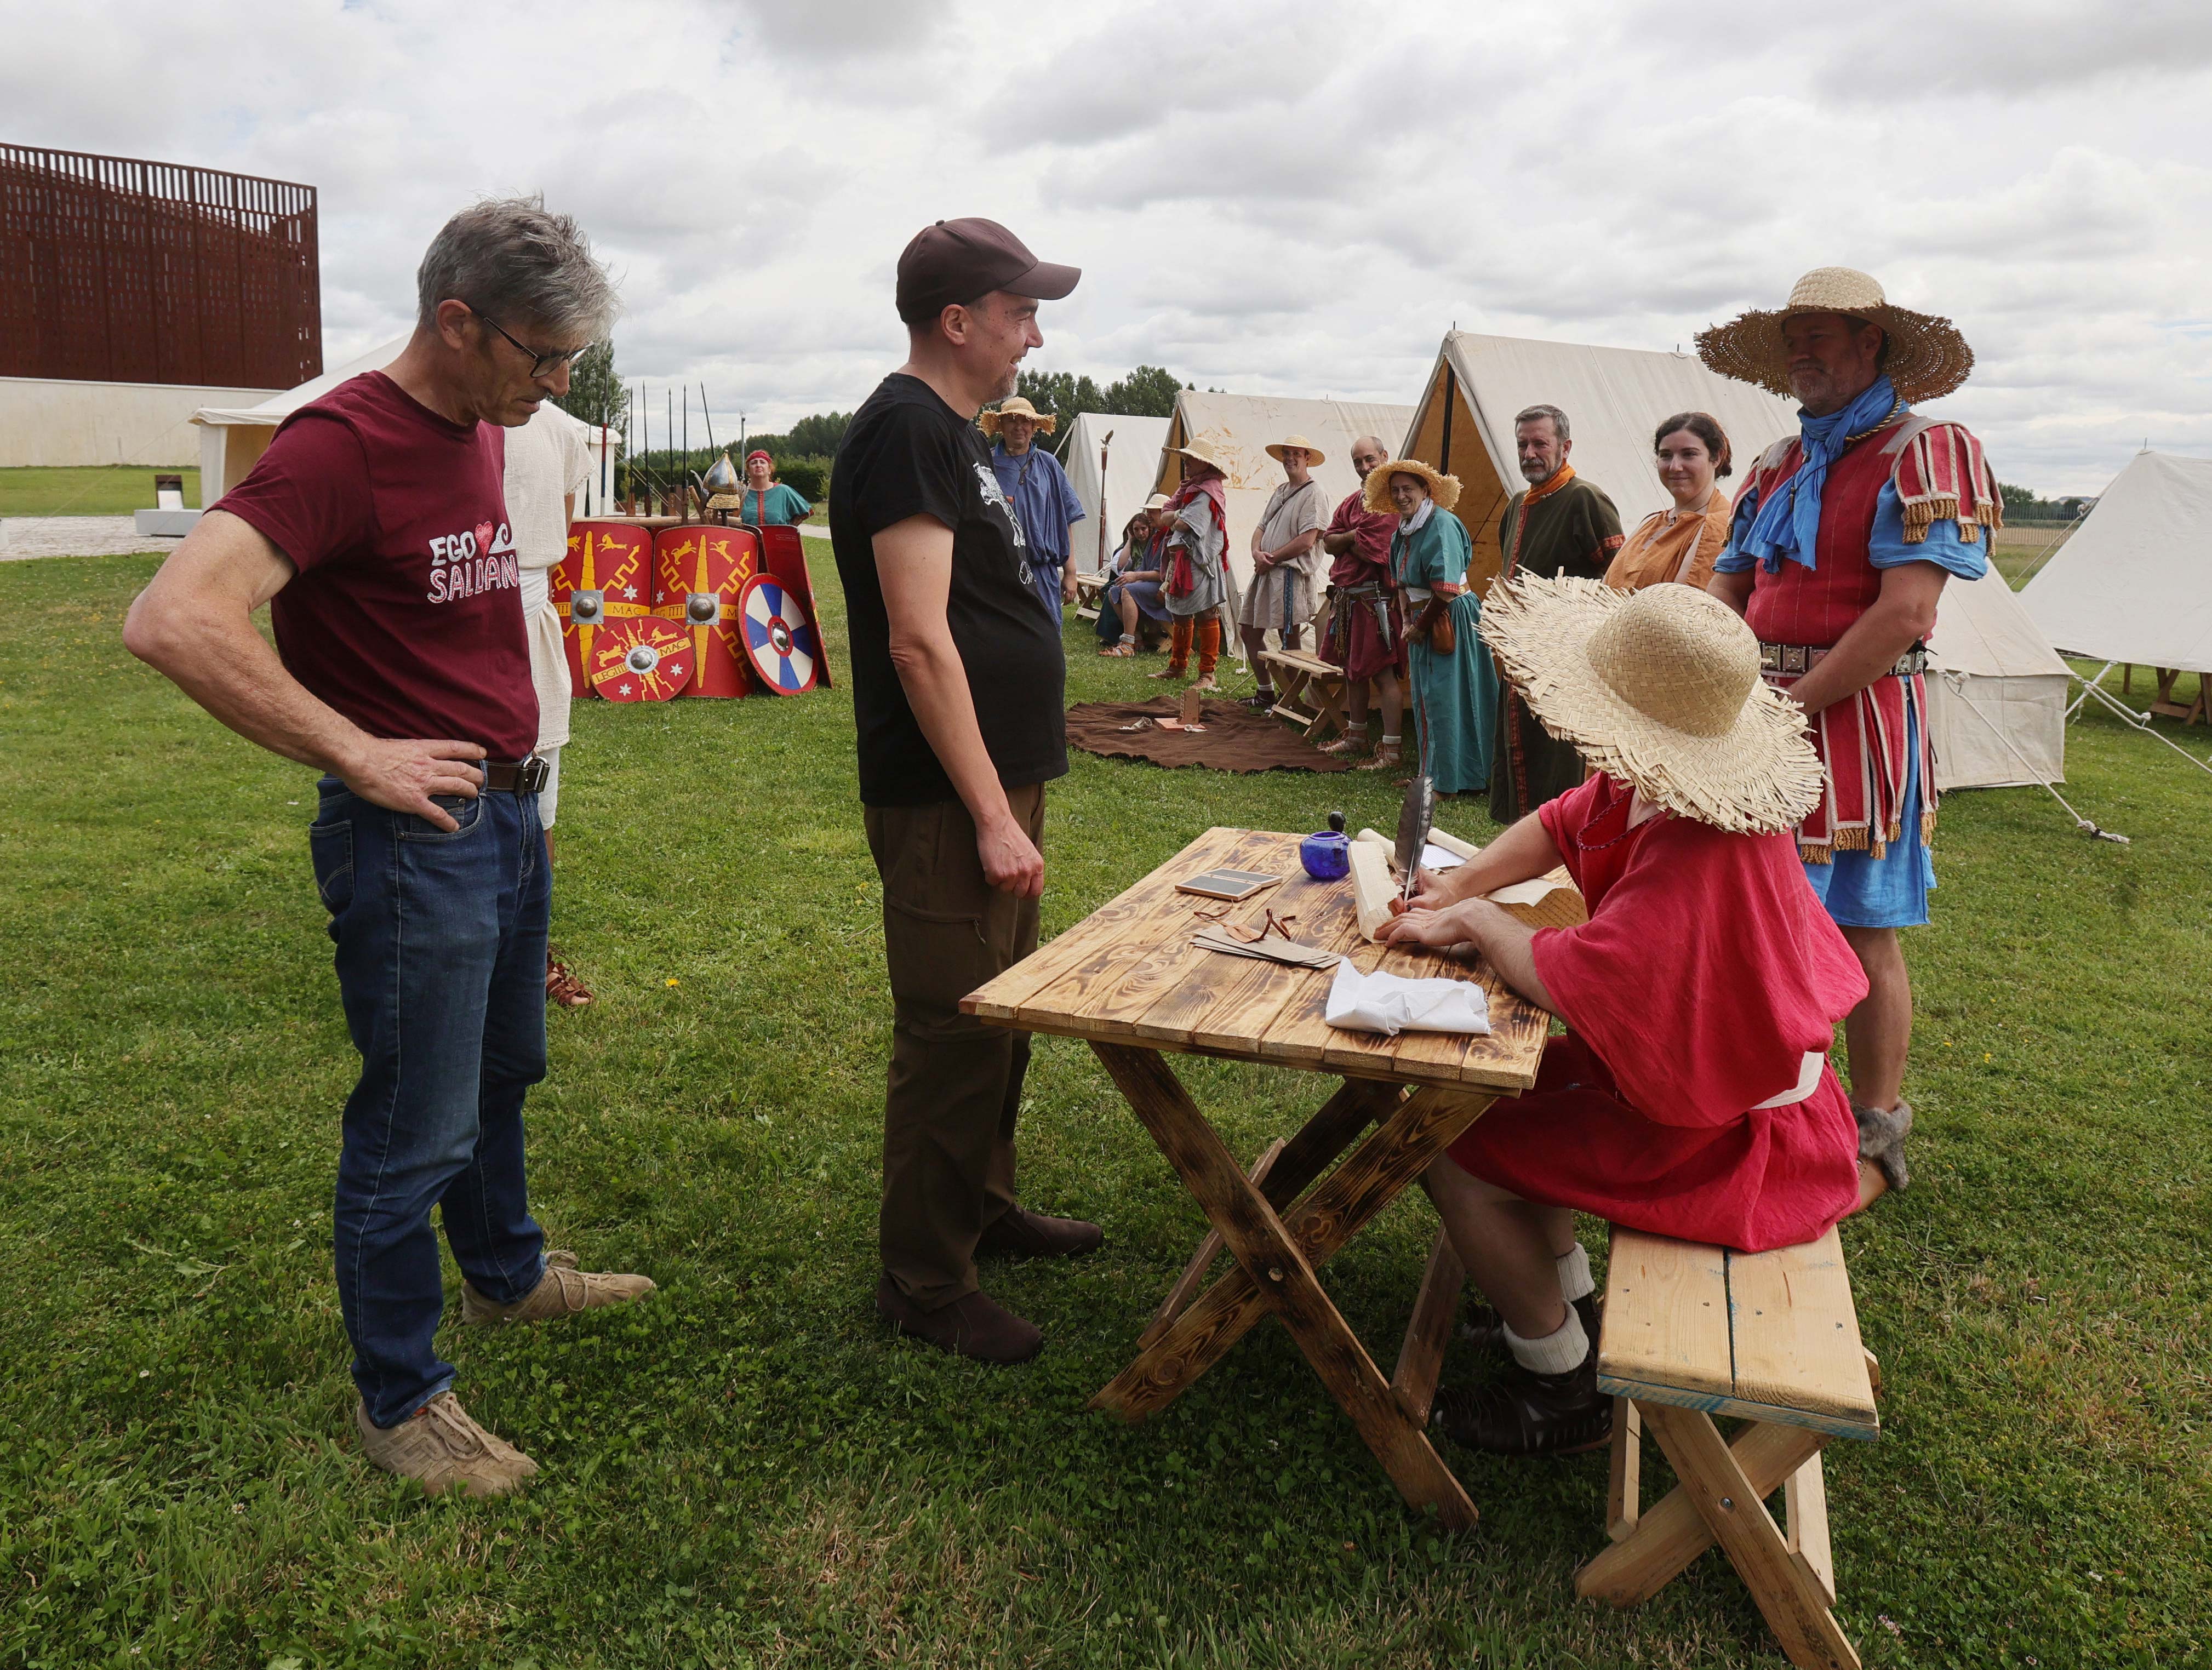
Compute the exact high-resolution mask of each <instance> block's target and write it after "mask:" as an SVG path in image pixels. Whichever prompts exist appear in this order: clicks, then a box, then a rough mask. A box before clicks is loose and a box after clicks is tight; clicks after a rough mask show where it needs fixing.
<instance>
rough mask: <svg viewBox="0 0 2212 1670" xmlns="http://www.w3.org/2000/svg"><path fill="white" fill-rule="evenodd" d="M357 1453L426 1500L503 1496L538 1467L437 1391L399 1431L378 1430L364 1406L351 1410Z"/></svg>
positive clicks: (448, 1395) (392, 1428) (396, 1428)
mask: <svg viewBox="0 0 2212 1670" xmlns="http://www.w3.org/2000/svg"><path fill="white" fill-rule="evenodd" d="M353 1420H354V1425H355V1427H356V1429H357V1430H359V1432H360V1433H361V1453H362V1454H363V1455H366V1456H367V1457H368V1459H369V1460H372V1461H374V1462H375V1463H376V1465H377V1466H378V1467H382V1468H383V1469H384V1470H385V1471H386V1473H398V1475H399V1476H400V1477H401V1478H402V1479H414V1480H415V1481H416V1483H417V1484H419V1485H422V1489H423V1491H424V1493H425V1494H426V1495H429V1496H442V1495H443V1494H444V1493H445V1492H446V1491H450V1490H459V1491H464V1492H465V1493H466V1494H467V1495H470V1496H505V1495H506V1494H507V1492H508V1491H511V1490H513V1489H514V1488H515V1487H516V1486H517V1485H520V1484H521V1483H522V1481H523V1480H524V1479H527V1478H529V1477H530V1476H531V1474H532V1473H536V1472H537V1471H538V1463H537V1462H535V1461H533V1460H531V1459H530V1458H529V1457H528V1456H527V1455H525V1454H523V1453H522V1452H521V1451H520V1450H519V1449H517V1448H515V1447H514V1446H513V1444H510V1443H508V1442H506V1441H505V1440H503V1439H501V1438H500V1437H497V1436H495V1435H494V1434H492V1433H489V1432H487V1431H485V1430H483V1428H482V1427H480V1426H478V1425H477V1424H476V1423H475V1422H474V1421H472V1420H471V1419H470V1418H469V1414H468V1411H466V1410H465V1409H463V1408H462V1407H461V1404H460V1400H459V1399H458V1398H456V1397H455V1396H454V1395H453V1394H452V1393H451V1392H441V1393H439V1394H438V1395H437V1396H436V1397H435V1398H432V1399H431V1400H430V1401H429V1402H428V1403H426V1404H424V1405H423V1406H422V1407H421V1408H420V1409H418V1410H416V1412H414V1413H413V1414H411V1415H410V1416H409V1417H408V1418H406V1419H405V1420H404V1421H402V1422H400V1423H399V1424H398V1425H397V1426H388V1427H386V1426H378V1425H376V1424H374V1423H372V1422H371V1421H370V1419H369V1418H368V1406H367V1405H365V1404H361V1403H356V1405H355V1406H354V1411H353Z"/></svg>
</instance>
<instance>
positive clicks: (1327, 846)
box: [1298, 811, 1352, 882]
mask: <svg viewBox="0 0 2212 1670" xmlns="http://www.w3.org/2000/svg"><path fill="white" fill-rule="evenodd" d="M1298 862H1299V863H1300V864H1303V865H1305V867H1306V874H1308V875H1309V876H1311V877H1312V878H1314V879H1315V880H1316V881H1317V882H1333V881H1334V880H1336V879H1337V878H1339V877H1341V876H1346V875H1349V874H1350V873H1351V872H1352V847H1351V844H1350V843H1349V842H1348V841H1346V840H1345V838H1344V814H1343V813H1342V812H1340V811H1333V812H1331V813H1330V814H1329V815H1328V829H1324V830H1322V831H1320V832H1319V833H1317V834H1315V835H1308V836H1307V837H1306V838H1305V839H1304V841H1300V842H1299V843H1298Z"/></svg>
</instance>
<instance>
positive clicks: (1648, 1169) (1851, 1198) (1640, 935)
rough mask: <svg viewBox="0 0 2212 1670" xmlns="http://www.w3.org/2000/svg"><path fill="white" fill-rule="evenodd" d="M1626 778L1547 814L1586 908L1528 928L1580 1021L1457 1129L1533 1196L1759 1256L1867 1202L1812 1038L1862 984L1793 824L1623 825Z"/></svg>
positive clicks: (1545, 969)
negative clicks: (1797, 1097) (1534, 1070)
mask: <svg viewBox="0 0 2212 1670" xmlns="http://www.w3.org/2000/svg"><path fill="white" fill-rule="evenodd" d="M1631 798H1632V797H1631V792H1630V790H1629V787H1628V786H1627V785H1626V784H1625V783H1622V782H1620V781H1618V780H1615V779H1613V778H1611V777H1607V776H1605V775H1602V774H1600V775H1597V776H1594V777H1592V778H1591V779H1590V780H1589V781H1588V782H1586V783H1584V784H1583V786H1581V787H1580V788H1577V789H1574V790H1572V791H1571V792H1568V793H1566V794H1563V795H1561V796H1560V797H1559V799H1556V800H1553V801H1551V802H1550V803H1548V804H1547V805H1544V806H1543V807H1541V809H1540V810H1539V812H1538V816H1540V817H1541V818H1542V819H1543V820H1544V829H1545V830H1546V832H1547V834H1549V835H1550V836H1551V837H1552V841H1553V844H1554V845H1555V846H1557V847H1559V852H1560V853H1561V855H1562V856H1563V857H1564V858H1565V860H1566V865H1567V869H1568V871H1569V873H1571V875H1572V876H1573V877H1574V879H1575V884H1576V885H1577V887H1579V888H1580V889H1581V890H1582V893H1583V899H1584V900H1585V901H1586V902H1588V904H1589V913H1590V917H1589V921H1587V922H1585V923H1583V925H1582V926H1579V927H1572V928H1546V929H1544V930H1542V931H1541V932H1539V933H1538V934H1537V935H1536V938H1535V943H1534V948H1533V949H1534V956H1535V961H1536V972H1537V973H1538V974H1539V975H1541V976H1542V977H1543V981H1544V984H1545V987H1547V989H1548V990H1549V991H1550V993H1551V994H1552V997H1553V1001H1554V1002H1556V1003H1557V1004H1558V1005H1559V1011H1560V1012H1561V1013H1562V1014H1563V1015H1564V1016H1565V1017H1566V1022H1567V1025H1568V1027H1569V1029H1570V1030H1569V1032H1568V1035H1566V1036H1565V1037H1564V1038H1554V1039H1553V1040H1552V1041H1550V1042H1549V1043H1547V1045H1546V1046H1545V1048H1544V1060H1543V1065H1542V1066H1541V1069H1540V1070H1539V1072H1538V1074H1537V1078H1536V1084H1535V1088H1534V1090H1529V1091H1528V1093H1527V1094H1525V1095H1522V1096H1512V1097H1509V1098H1504V1099H1501V1100H1499V1101H1498V1102H1494V1103H1493V1104H1492V1106H1491V1108H1490V1111H1489V1112H1487V1113H1486V1114H1484V1115H1483V1116H1482V1117H1481V1118H1480V1119H1479V1120H1476V1121H1475V1122H1474V1125H1472V1126H1469V1127H1468V1132H1467V1134H1466V1135H1465V1136H1463V1137H1462V1138H1461V1139H1459V1140H1458V1141H1457V1142H1456V1143H1455V1144H1453V1145H1452V1150H1451V1154H1452V1157H1453V1158H1454V1159H1455V1160H1456V1161H1458V1162H1459V1163H1460V1164H1461V1165H1462V1166H1463V1167H1465V1168H1466V1169H1468V1171H1469V1172H1471V1173H1473V1174H1474V1175H1476V1176H1478V1177H1480V1178H1483V1179H1485V1180H1486V1181H1490V1182H1492V1183H1496V1184H1498V1186H1499V1187H1504V1188H1509V1189H1511V1190H1512V1191H1513V1192H1514V1193H1516V1194H1518V1195H1520V1196H1521V1197H1522V1199H1528V1200H1534V1201H1538V1202H1541V1203H1542V1204H1544V1205H1556V1206H1571V1207H1573V1208H1575V1209H1576V1210H1577V1211H1578V1212H1593V1213H1596V1214H1599V1215H1601V1216H1602V1217H1604V1218H1608V1219H1610V1220H1611V1221H1612V1222H1613V1223H1615V1224H1627V1225H1628V1226H1629V1227H1631V1228H1632V1229H1638V1230H1648V1231H1650V1233H1652V1234H1654V1235H1663V1236H1677V1237H1679V1238H1680V1239H1682V1240H1685V1241H1704V1242H1717V1243H1719V1244H1720V1245H1722V1246H1725V1247H1735V1248H1740V1249H1741V1250H1742V1251H1745V1252H1750V1253H1759V1252H1765V1251H1766V1250H1768V1249H1769V1248H1775V1247H1790V1246H1796V1245H1797V1244H1798V1243H1799V1242H1807V1241H1811V1240H1814V1239H1815V1238H1816V1237H1818V1236H1820V1235H1821V1234H1822V1233H1823V1232H1824V1231H1826V1229H1827V1228H1828V1226H1829V1225H1830V1224H1833V1223H1834V1222H1836V1220H1837V1219H1838V1218H1841V1217H1843V1216H1844V1214H1845V1213H1846V1212H1850V1210H1851V1209H1852V1208H1853V1207H1854V1206H1855V1205H1857V1202H1858V1126H1857V1122H1856V1121H1855V1120H1853V1119H1852V1117H1851V1109H1850V1100H1849V1098H1848V1097H1846V1096H1845V1095H1844V1089H1843V1086H1842V1085H1841V1084H1838V1082H1837V1079H1836V1073H1835V1069H1834V1068H1832V1067H1831V1066H1828V1064H1827V1062H1826V1060H1825V1059H1821V1060H1820V1062H1819V1077H1818V1079H1817V1082H1815V1084H1814V1086H1813V1090H1812V1093H1811V1094H1810V1095H1809V1096H1806V1097H1804V1098H1803V1099H1802V1100H1801V1101H1790V1102H1784V1105H1781V1106H1774V1107H1762V1106H1760V1105H1759V1104H1760V1103H1762V1102H1771V1101H1774V1100H1776V1099H1777V1098H1780V1097H1785V1096H1790V1095H1791V1094H1792V1093H1793V1091H1794V1090H1795V1087H1796V1085H1797V1084H1799V1083H1800V1074H1801V1072H1803V1071H1804V1069H1805V1067H1806V1065H1807V1061H1806V1058H1807V1057H1808V1055H1815V1054H1817V1055H1819V1056H1820V1057H1822V1058H1825V1055H1826V1051H1827V1048H1828V1046H1829V1044H1830V1042H1831V1041H1832V1039H1833V1037H1834V1035H1835V1023H1837V1022H1838V1020H1841V1019H1842V1018H1843V1017H1844V1016H1845V1015H1846V1014H1848V1013H1850V1011H1851V1009H1852V1008H1853V1007H1854V1006H1855V1005H1857V1003H1858V1001H1859V999H1861V998H1863V997H1864V996H1865V995H1866V990H1867V985H1866V976H1865V975H1864V974H1863V972H1861V970H1860V968H1859V963H1858V959H1857V957H1855V956H1852V955H1851V951H1850V947H1849V946H1848V945H1846V944H1844V937H1843V935H1842V934H1841V933H1839V932H1837V930H1836V925H1835V924H1834V923H1833V922H1832V921H1830V920H1828V914H1827V912H1826V911H1825V910H1823V909H1822V908H1820V901H1819V900H1818V899H1816V898H1815V897H1814V895H1813V890H1812V889H1811V888H1809V887H1808V886H1807V885H1806V884H1805V872H1804V871H1803V869H1802V867H1801V866H1800V865H1799V864H1798V862H1797V853H1796V847H1795V846H1794V845H1793V843H1792V842H1791V841H1790V836H1789V835H1787V834H1780V835H1730V834H1729V833H1727V832H1726V831H1725V830H1722V829H1714V828H1713V827H1712V826H1711V825H1710V824H1706V823H1696V822H1694V821H1692V819H1689V818H1686V817H1676V816H1674V814H1672V813H1666V812H1662V813H1661V814H1660V815H1659V816H1658V817H1654V818H1652V819H1650V821H1648V822H1646V823H1642V824H1639V825H1638V827H1637V828H1635V829H1629V828H1628V816H1629V806H1630V800H1631Z"/></svg>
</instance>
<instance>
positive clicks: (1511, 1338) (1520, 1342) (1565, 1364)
mask: <svg viewBox="0 0 2212 1670" xmlns="http://www.w3.org/2000/svg"><path fill="white" fill-rule="evenodd" d="M1505 1343H1506V1345H1507V1346H1509V1347H1510V1349H1511V1351H1512V1352H1513V1360H1514V1361H1515V1362H1516V1363H1519V1364H1520V1365H1521V1366H1522V1368H1524V1369H1528V1371H1529V1372H1530V1373H1531V1374H1538V1375H1564V1374H1571V1373H1572V1372H1573V1371H1574V1370H1576V1369H1579V1368H1581V1367H1582V1366H1583V1358H1584V1357H1588V1356H1589V1334H1587V1333H1584V1332H1583V1319H1582V1317H1581V1315H1579V1314H1577V1311H1576V1309H1575V1308H1574V1307H1573V1306H1572V1305H1569V1306H1568V1307H1567V1320H1566V1321H1565V1322H1563V1323H1561V1324H1560V1325H1559V1332H1558V1333H1547V1334H1546V1335H1545V1336H1544V1337H1543V1338H1542V1339H1522V1337H1521V1336H1520V1335H1519V1334H1517V1333H1514V1332H1513V1328H1512V1326H1511V1324H1510V1323H1508V1324H1507V1325H1506V1327H1505Z"/></svg>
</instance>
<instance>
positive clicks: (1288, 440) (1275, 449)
mask: <svg viewBox="0 0 2212 1670" xmlns="http://www.w3.org/2000/svg"><path fill="white" fill-rule="evenodd" d="M1293 446H1298V447H1303V448H1304V450H1305V453H1306V467H1307V468H1308V469H1312V468H1313V467H1315V466H1316V465H1322V464H1326V463H1328V453H1326V452H1322V449H1321V448H1320V447H1318V446H1315V445H1314V444H1313V442H1311V441H1310V440H1307V439H1306V438H1305V437H1304V435H1285V436H1284V437H1283V438H1282V439H1281V440H1279V441H1277V442H1275V444H1274V445H1273V446H1270V447H1268V448H1267V456H1268V457H1269V458H1273V459H1274V461H1275V462H1276V463H1278V464H1280V463H1281V462H1282V461H1283V454H1284V452H1286V451H1288V450H1289V449H1290V448H1291V447H1293Z"/></svg>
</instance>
